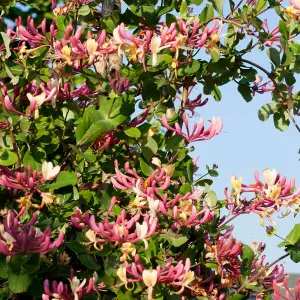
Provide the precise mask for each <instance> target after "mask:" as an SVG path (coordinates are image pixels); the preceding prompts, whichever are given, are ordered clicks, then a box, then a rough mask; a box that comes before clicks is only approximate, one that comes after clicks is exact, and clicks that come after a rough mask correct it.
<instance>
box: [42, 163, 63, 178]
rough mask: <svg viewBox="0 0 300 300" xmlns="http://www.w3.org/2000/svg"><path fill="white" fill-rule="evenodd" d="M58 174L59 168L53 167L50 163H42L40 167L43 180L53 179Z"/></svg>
mask: <svg viewBox="0 0 300 300" xmlns="http://www.w3.org/2000/svg"><path fill="white" fill-rule="evenodd" d="M59 172H60V166H56V167H53V164H52V162H47V161H44V162H43V165H42V174H43V179H44V180H52V179H54V178H55V177H56V176H57V175H58V173H59Z"/></svg>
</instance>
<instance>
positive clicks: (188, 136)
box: [162, 113, 223, 143]
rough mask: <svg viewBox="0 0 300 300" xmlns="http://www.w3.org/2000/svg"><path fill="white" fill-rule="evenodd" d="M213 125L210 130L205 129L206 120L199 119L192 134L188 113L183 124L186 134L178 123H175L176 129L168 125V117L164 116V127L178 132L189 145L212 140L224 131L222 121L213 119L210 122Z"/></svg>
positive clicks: (184, 115) (184, 116)
mask: <svg viewBox="0 0 300 300" xmlns="http://www.w3.org/2000/svg"><path fill="white" fill-rule="evenodd" d="M210 122H211V125H210V126H209V128H208V129H204V120H203V119H202V118H200V119H199V121H198V123H197V124H194V126H193V131H192V132H190V129H189V121H188V118H187V116H186V113H184V114H183V123H184V125H185V129H186V133H184V132H183V131H182V128H180V126H179V124H178V123H175V128H173V127H171V126H170V125H169V124H168V121H167V118H166V115H163V116H162V125H163V126H164V127H165V128H166V129H168V130H170V131H173V132H176V134H178V135H179V136H181V137H183V138H184V139H185V140H186V142H187V143H192V142H197V141H204V140H210V139H211V138H213V137H214V136H215V135H218V134H219V133H220V132H221V130H222V127H223V125H222V121H221V120H220V119H219V118H215V117H213V119H212V120H211V121H210Z"/></svg>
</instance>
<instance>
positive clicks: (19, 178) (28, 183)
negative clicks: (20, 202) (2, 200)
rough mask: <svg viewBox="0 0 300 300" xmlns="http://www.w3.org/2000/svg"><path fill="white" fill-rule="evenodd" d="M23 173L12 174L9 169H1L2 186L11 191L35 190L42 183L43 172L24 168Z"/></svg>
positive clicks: (0, 179)
mask: <svg viewBox="0 0 300 300" xmlns="http://www.w3.org/2000/svg"><path fill="white" fill-rule="evenodd" d="M23 169H24V170H23V172H19V171H17V172H12V171H10V170H9V169H8V168H7V167H0V185H2V186H6V187H8V188H9V189H16V190H34V189H36V186H37V185H38V184H39V183H41V182H42V174H41V172H39V171H37V170H34V171H32V169H31V167H30V166H28V167H27V168H26V167H24V168H23Z"/></svg>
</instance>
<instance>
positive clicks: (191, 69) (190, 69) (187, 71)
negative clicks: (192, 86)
mask: <svg viewBox="0 0 300 300" xmlns="http://www.w3.org/2000/svg"><path fill="white" fill-rule="evenodd" d="M199 69H200V62H199V61H198V60H193V61H192V63H191V64H187V65H185V67H184V68H183V74H184V75H192V74H195V73H196V72H197V71H198V70H199Z"/></svg>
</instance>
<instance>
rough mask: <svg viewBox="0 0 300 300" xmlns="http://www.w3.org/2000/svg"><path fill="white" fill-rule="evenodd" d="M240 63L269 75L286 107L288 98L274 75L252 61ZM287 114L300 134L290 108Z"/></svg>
mask: <svg viewBox="0 0 300 300" xmlns="http://www.w3.org/2000/svg"><path fill="white" fill-rule="evenodd" d="M240 61H242V62H245V63H247V64H249V65H252V66H254V67H256V68H258V69H260V70H261V71H263V72H264V73H265V74H267V76H268V77H269V78H270V79H271V81H272V83H273V85H274V87H275V89H276V90H277V91H278V93H279V96H280V98H281V100H282V101H284V102H283V104H284V105H286V103H287V99H286V97H285V96H284V95H283V93H282V91H281V90H280V88H279V86H278V83H277V82H276V80H275V79H274V77H273V74H272V73H270V72H269V71H267V70H266V69H265V68H263V67H261V66H260V65H258V64H256V63H254V62H252V61H250V60H247V59H244V58H241V59H240ZM287 114H288V116H289V118H290V119H291V121H292V123H293V124H294V125H295V127H296V129H297V130H298V132H300V127H299V125H298V124H297V123H296V121H295V119H294V117H293V116H292V114H291V112H290V109H289V108H287Z"/></svg>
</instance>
